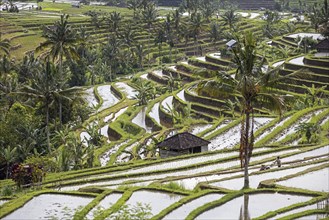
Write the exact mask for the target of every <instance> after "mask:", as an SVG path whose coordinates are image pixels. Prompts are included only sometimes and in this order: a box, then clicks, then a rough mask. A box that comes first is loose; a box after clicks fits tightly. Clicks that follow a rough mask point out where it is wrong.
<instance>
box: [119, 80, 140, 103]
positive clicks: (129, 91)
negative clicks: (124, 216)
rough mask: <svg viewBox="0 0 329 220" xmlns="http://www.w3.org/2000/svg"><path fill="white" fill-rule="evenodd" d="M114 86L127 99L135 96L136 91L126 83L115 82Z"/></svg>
mask: <svg viewBox="0 0 329 220" xmlns="http://www.w3.org/2000/svg"><path fill="white" fill-rule="evenodd" d="M115 85H116V86H117V87H118V88H119V89H120V90H121V91H123V92H124V93H125V94H126V96H127V98H128V99H133V98H134V97H135V96H136V95H137V92H136V90H135V89H134V88H132V87H131V86H128V85H127V84H126V83H123V82H117V83H116V84H115Z"/></svg>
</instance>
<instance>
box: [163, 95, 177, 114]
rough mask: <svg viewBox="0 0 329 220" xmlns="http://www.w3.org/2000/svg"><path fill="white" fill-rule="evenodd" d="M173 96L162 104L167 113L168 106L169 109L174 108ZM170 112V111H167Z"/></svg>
mask: <svg viewBox="0 0 329 220" xmlns="http://www.w3.org/2000/svg"><path fill="white" fill-rule="evenodd" d="M173 98H174V97H173V96H168V97H167V98H165V99H164V100H163V101H162V102H161V105H162V107H163V108H164V109H165V111H167V109H168V106H169V108H172V107H173V104H172V101H173ZM167 112H168V111H167Z"/></svg>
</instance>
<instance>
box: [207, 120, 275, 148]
mask: <svg viewBox="0 0 329 220" xmlns="http://www.w3.org/2000/svg"><path fill="white" fill-rule="evenodd" d="M271 120H273V119H272V118H255V125H254V126H255V128H254V131H256V130H257V129H259V128H260V127H262V126H264V125H265V124H267V123H269V122H270V121H271ZM240 129H241V126H240V125H236V126H234V127H233V128H231V129H229V130H228V131H226V132H225V133H222V134H220V135H218V136H217V137H216V138H214V139H212V140H210V142H211V143H210V144H209V145H208V148H209V150H219V149H224V148H231V147H234V146H235V145H237V144H238V143H239V141H240Z"/></svg>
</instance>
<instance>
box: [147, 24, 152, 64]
mask: <svg viewBox="0 0 329 220" xmlns="http://www.w3.org/2000/svg"><path fill="white" fill-rule="evenodd" d="M150 42H151V25H149V36H148V42H147V58H148V65H149V66H148V67H150V65H151V59H150Z"/></svg>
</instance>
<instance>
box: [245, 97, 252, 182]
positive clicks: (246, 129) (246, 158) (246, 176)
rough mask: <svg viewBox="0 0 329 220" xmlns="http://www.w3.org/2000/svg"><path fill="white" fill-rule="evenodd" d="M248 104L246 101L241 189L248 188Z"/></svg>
mask: <svg viewBox="0 0 329 220" xmlns="http://www.w3.org/2000/svg"><path fill="white" fill-rule="evenodd" d="M250 109H251V106H250V102H249V101H247V106H246V112H245V114H246V121H245V124H246V127H245V130H244V139H245V143H244V144H245V146H244V186H243V188H249V169H248V168H249V145H250V142H249V130H250Z"/></svg>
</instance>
